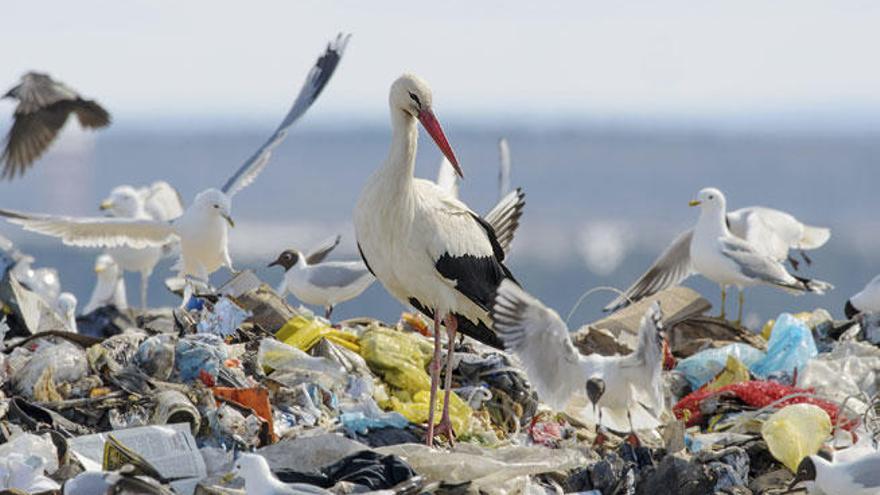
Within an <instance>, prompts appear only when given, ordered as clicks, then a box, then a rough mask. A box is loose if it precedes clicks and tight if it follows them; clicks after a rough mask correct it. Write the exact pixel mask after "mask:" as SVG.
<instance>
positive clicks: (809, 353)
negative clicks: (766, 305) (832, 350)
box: [749, 313, 819, 378]
mask: <svg viewBox="0 0 880 495" xmlns="http://www.w3.org/2000/svg"><path fill="white" fill-rule="evenodd" d="M817 354H819V351H818V350H817V349H816V342H814V341H813V333H812V332H811V331H810V329H809V328H808V327H807V325H806V323H804V322H803V321H802V320H800V319H798V318H796V317H794V316H792V315H790V314H788V313H782V314H780V315H779V317H778V318H776V323H775V324H774V325H773V332H772V334H771V335H770V341H769V342H768V344H767V354H766V355H765V356H764V358H763V359H761V360H759V361H758V362H756V363H754V364H753V365H751V366H749V369H751V370H752V373H754V374H755V375H757V376H759V377H762V378H766V377H768V376H770V375H771V374H773V373H780V372H781V373H786V374H789V375H792V374H793V373H794V370H795V369H796V370H797V372H798V374H800V373H801V372H803V370H804V367H805V366H806V365H807V362H809V360H810V359H812V358H814V357H816V355H817Z"/></svg>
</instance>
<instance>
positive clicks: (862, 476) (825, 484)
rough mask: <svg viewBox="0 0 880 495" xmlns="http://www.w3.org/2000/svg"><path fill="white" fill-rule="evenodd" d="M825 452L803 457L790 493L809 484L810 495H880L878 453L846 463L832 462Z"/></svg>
mask: <svg viewBox="0 0 880 495" xmlns="http://www.w3.org/2000/svg"><path fill="white" fill-rule="evenodd" d="M823 454H824V452H821V451H820V454H819V455H811V456H807V457H804V460H802V461H801V463H800V465H799V466H798V469H797V473H795V477H794V479H793V480H792V482H791V484H790V485H789V490H790V491H791V490H793V489H794V487H796V486H797V485H799V484H800V483H804V482H806V483H812V486H811V487H810V488H809V490H808V492H809V493H816V494H824V495H877V494H878V493H880V452H873V453H871V454H868V455H866V456H864V457H860V458H858V459H855V460H852V461H848V462H831V460H830V459H828V458H826V457H825V456H824V455H823Z"/></svg>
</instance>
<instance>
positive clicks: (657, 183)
mask: <svg viewBox="0 0 880 495" xmlns="http://www.w3.org/2000/svg"><path fill="white" fill-rule="evenodd" d="M379 7H381V8H379ZM5 10H6V13H5V14H4V16H3V18H2V19H0V43H2V44H3V46H6V47H15V48H14V49H11V50H6V51H4V54H3V56H2V57H0V83H2V84H6V85H7V86H10V87H11V86H12V85H13V84H14V83H15V82H16V81H17V80H18V78H19V76H20V75H21V74H22V73H24V72H25V71H27V70H31V69H36V70H43V71H48V72H50V73H51V74H52V75H53V76H56V77H58V78H59V79H61V80H63V81H65V82H66V83H68V84H69V85H70V86H71V87H73V88H74V89H76V90H78V91H80V92H81V93H82V94H83V95H84V96H86V97H90V98H95V99H97V100H98V101H99V102H101V103H102V104H103V105H104V106H105V107H107V108H108V109H109V110H110V111H111V112H112V113H113V117H114V123H113V125H112V126H111V128H109V129H107V130H105V131H102V132H99V133H84V132H82V131H79V130H78V129H77V128H76V126H73V125H69V126H68V127H67V129H66V131H65V132H64V133H63V135H62V137H61V139H60V141H59V142H57V143H56V144H55V146H54V147H53V148H51V149H50V151H49V152H48V153H47V154H46V155H45V156H44V157H43V158H42V159H41V160H40V161H39V162H38V163H37V164H36V165H35V167H34V168H33V169H32V170H31V171H30V172H29V173H28V174H27V175H26V176H25V177H24V178H23V179H19V180H16V181H14V182H2V183H0V207H3V208H13V209H19V210H25V211H37V212H47V213H62V214H71V215H95V214H98V213H99V212H98V209H97V206H98V203H99V202H100V201H101V199H103V198H104V197H105V196H106V195H107V194H108V193H109V191H110V190H111V189H112V188H113V187H115V186H116V185H120V184H133V185H146V184H149V183H150V182H152V181H155V180H160V179H161V180H167V181H169V182H170V183H172V184H173V185H174V186H176V187H177V188H178V189H179V190H180V192H181V194H182V196H183V198H184V201H185V202H186V203H187V204H188V203H189V202H190V201H191V200H192V197H193V195H194V194H195V193H196V192H198V191H199V190H201V189H203V188H205V187H208V186H215V187H216V186H219V185H221V184H222V183H223V181H225V179H226V178H227V177H228V176H229V175H230V174H231V173H233V172H234V171H235V169H236V168H237V167H238V166H239V165H240V164H241V163H242V162H243V161H244V160H245V159H246V158H247V157H248V156H249V155H250V154H251V153H252V152H253V150H254V149H256V148H257V147H258V146H259V145H260V144H261V143H262V142H263V140H264V139H265V138H266V137H267V136H268V135H269V134H270V133H271V132H272V130H273V129H274V128H275V126H276V125H277V123H278V121H279V120H280V119H281V118H282V116H283V115H284V113H285V112H286V110H287V107H288V106H289V104H290V102H291V101H292V98H293V97H294V96H295V92H296V91H297V89H298V88H299V86H300V84H301V82H302V80H303V78H304V77H305V71H306V70H307V68H308V67H309V66H310V64H311V63H312V62H313V60H314V58H315V57H316V56H317V54H318V53H319V52H320V50H321V49H322V47H323V46H324V45H325V44H326V42H327V41H328V40H330V39H331V38H332V37H333V36H335V33H336V32H338V31H345V32H352V33H353V37H352V40H351V42H350V44H349V47H348V50H347V52H346V55H345V58H344V59H343V61H342V63H341V66H340V68H339V70H338V71H337V73H336V75H335V76H334V78H333V80H332V81H331V82H330V84H329V85H328V88H327V90H326V91H325V93H324V94H323V95H322V96H321V98H320V99H319V101H318V102H317V103H316V105H315V106H314V108H313V109H312V110H311V111H310V112H309V114H308V115H307V116H306V117H305V118H304V119H303V122H301V123H300V124H298V125H297V127H295V128H294V129H293V130H292V132H291V134H290V136H289V137H288V139H287V141H286V142H285V143H283V145H281V146H280V147H279V148H278V149H277V150H276V152H275V154H274V156H273V159H272V161H271V162H270V165H269V167H268V168H267V169H266V170H265V172H264V173H263V174H262V175H261V176H260V177H259V178H258V179H257V181H256V182H255V183H254V184H253V185H252V186H250V187H249V188H247V189H245V190H244V191H243V192H242V193H240V194H239V195H238V196H237V197H236V200H235V204H234V206H233V216H234V218H235V220H236V224H237V227H236V228H235V229H233V230H232V233H231V245H232V257H233V261H234V262H235V263H236V265H237V267H238V268H245V267H247V268H254V269H256V271H257V274H258V275H259V276H260V277H261V278H263V279H264V280H266V281H267V282H269V283H271V284H272V285H277V283H278V282H279V281H280V279H281V272H280V269H277V268H276V269H267V268H265V265H266V264H267V263H268V262H270V261H272V260H274V259H275V257H276V256H277V254H278V253H279V252H280V251H281V250H283V249H285V248H287V247H298V248H301V249H304V250H307V249H308V248H309V247H310V246H311V245H313V244H315V243H317V242H318V241H319V240H321V239H324V238H326V237H328V236H330V235H333V234H336V233H340V234H342V235H343V243H342V245H341V246H340V248H339V249H338V250H337V251H336V252H335V253H334V254H333V256H332V258H333V259H354V258H355V257H357V250H356V247H355V243H354V233H353V229H352V226H351V220H350V219H351V212H352V208H353V207H354V204H355V202H356V200H357V196H358V194H359V192H360V189H361V187H362V186H363V184H364V182H365V180H366V179H367V177H368V176H369V174H371V173H372V172H373V171H374V170H375V168H376V167H378V165H379V164H380V163H381V162H382V160H383V159H384V157H385V153H386V149H387V145H388V139H389V128H388V127H389V126H388V123H387V90H388V86H389V85H390V83H391V81H392V80H393V79H394V78H395V77H396V76H397V75H399V74H400V73H401V72H403V71H405V70H411V71H413V72H415V73H417V74H419V75H421V76H423V77H425V78H426V79H427V80H428V81H429V82H430V83H431V84H432V86H433V88H434V106H435V110H436V111H437V114H438V116H439V117H440V119H441V121H442V122H443V124H444V127H445V129H446V132H447V135H448V137H449V140H450V142H451V144H452V146H453V147H454V149H455V150H456V154H457V155H458V157H459V160H460V162H461V164H462V166H463V168H464V172H465V180H464V181H463V183H462V184H461V186H460V191H461V196H462V198H463V199H464V200H465V201H466V202H467V203H468V204H469V205H470V206H471V207H473V208H474V209H475V210H476V211H479V212H485V211H487V210H488V209H489V208H490V207H491V206H492V205H493V204H494V202H495V201H496V199H497V185H496V177H497V164H498V152H497V147H496V145H497V140H498V138H500V137H502V136H504V137H506V138H507V139H508V141H509V143H510V148H511V153H512V162H513V174H512V176H513V179H512V183H513V185H514V186H521V187H523V188H524V189H525V191H526V199H527V206H526V211H525V215H524V217H523V220H522V224H521V228H520V230H519V232H518V234H517V237H516V239H515V241H514V244H513V250H512V252H511V255H510V259H509V264H510V266H511V268H512V271H513V272H514V274H516V275H517V276H518V278H519V280H520V282H522V284H523V285H524V286H525V287H526V288H527V289H528V290H529V291H531V292H533V293H534V294H535V295H537V296H538V297H539V298H541V299H542V300H543V301H544V302H545V303H547V304H548V305H550V306H552V307H554V308H556V309H557V310H558V311H559V312H560V313H561V314H562V315H563V316H565V315H566V314H567V313H568V311H569V310H570V308H571V307H572V305H573V304H574V303H575V301H576V300H577V299H578V297H579V296H580V295H581V293H583V292H584V291H585V290H588V289H590V288H592V287H596V286H614V287H618V288H620V289H624V288H625V287H626V286H628V285H629V284H630V283H631V282H632V281H633V280H634V279H635V278H636V277H637V276H638V275H640V274H641V273H642V272H643V271H644V270H645V269H646V268H647V267H648V265H649V264H650V263H651V261H652V260H653V259H654V258H655V257H656V256H657V254H659V253H660V251H661V250H662V249H663V248H664V247H665V246H666V245H667V244H668V243H669V242H670V240H671V239H672V238H673V237H675V236H676V235H677V234H678V233H679V232H680V231H681V230H683V229H685V228H688V227H689V226H691V225H692V224H693V223H694V221H695V219H696V217H697V211H696V210H694V209H690V208H688V207H687V202H688V200H689V199H691V198H692V197H693V196H694V195H695V194H696V192H697V191H698V190H699V189H700V188H702V187H704V186H716V187H718V188H720V189H722V190H723V191H724V192H725V193H726V195H727V198H728V206H729V207H730V208H731V209H734V208H739V207H743V206H751V205H764V206H770V207H774V208H779V209H782V210H785V211H788V212H791V213H793V214H794V215H795V216H797V217H798V218H799V219H800V220H802V221H803V222H805V223H809V224H813V225H820V226H828V227H830V228H831V229H832V238H831V240H830V241H829V243H828V244H827V245H826V246H824V247H823V248H821V249H819V250H817V251H812V252H810V256H811V257H812V258H813V260H814V264H813V265H812V266H805V265H802V267H801V274H807V275H808V276H813V277H816V278H820V279H823V280H827V281H830V282H832V283H833V284H835V286H836V289H835V290H834V291H832V292H831V293H829V294H828V295H826V296H824V297H820V296H803V297H797V298H796V297H792V296H790V295H788V294H786V293H784V292H780V291H776V290H772V289H766V288H758V289H752V290H750V291H749V292H747V296H746V313H747V314H749V319H750V320H751V321H752V323H753V324H757V322H760V321H762V320H764V319H766V318H770V317H775V316H776V314H778V313H779V312H780V311H783V310H785V311H798V310H804V309H813V308H815V307H825V308H827V309H829V310H831V311H832V313H833V314H835V315H837V316H842V308H843V304H844V301H845V300H846V299H847V298H848V297H849V296H850V295H852V294H853V293H854V292H856V291H857V290H859V289H860V288H861V287H862V286H863V285H864V284H865V282H867V281H868V280H869V279H870V278H871V277H873V276H874V275H875V274H876V273H877V272H880V249H878V247H880V221H878V220H877V214H876V212H877V203H878V194H877V192H876V188H877V184H880V167H878V165H880V160H878V157H880V140H878V137H880V66H878V65H877V64H873V63H871V62H870V61H871V60H872V59H873V58H874V55H873V51H874V47H876V46H878V42H880V32H878V31H877V30H876V26H877V25H878V21H880V6H877V5H875V4H873V3H869V2H849V1H847V2H835V3H834V4H833V5H832V4H828V3H824V2H812V1H799V2H793V1H782V2H774V3H772V4H766V3H765V2H751V1H745V2H737V3H736V4H735V5H726V6H711V7H710V6H708V5H702V4H694V3H693V2H670V3H664V4H663V5H662V6H660V5H654V4H648V3H646V4H643V5H640V6H638V8H636V7H634V6H621V5H609V4H607V3H604V2H561V3H558V4H556V6H555V7H554V8H552V9H551V8H549V7H544V6H537V5H532V4H531V3H525V2H522V3H521V2H485V3H480V4H476V5H475V4H472V3H468V2H463V1H454V2H445V3H443V4H442V5H434V6H432V10H431V11H426V12H423V11H420V10H419V9H418V8H417V7H415V6H413V5H412V4H411V3H406V2H396V1H395V2H380V3H379V4H378V5H372V4H371V5H370V6H367V5H361V4H359V3H355V2H339V3H334V4H333V5H327V4H325V3H321V2H296V4H293V3H289V2H255V3H253V4H248V6H247V8H245V7H244V6H243V5H238V4H232V3H227V2H187V3H186V4H178V3H171V2H150V3H147V2H132V3H130V4H128V3H127V4H126V5H124V6H123V5H121V4H117V3H114V2H103V1H97V0H94V1H85V2H76V4H75V5H74V4H73V3H71V4H67V3H61V2H57V3H56V2H27V3H24V2H18V3H16V4H13V5H10V6H7V8H6V9H5ZM25 19H27V20H28V22H24V20H25ZM4 81H5V82H4ZM4 89H5V88H4ZM13 108H14V107H13V104H12V102H11V101H9V100H4V101H2V102H0V115H3V116H5V117H0V132H3V133H4V134H5V132H6V129H7V128H8V125H10V124H11V113H12V110H13ZM421 144H422V145H421V147H420V152H419V156H418V163H417V175H419V176H421V177H426V178H434V177H435V176H436V171H437V164H438V162H439V157H440V155H439V152H438V151H437V150H436V149H435V147H434V146H433V145H432V144H431V143H430V141H428V138H427V136H425V135H424V134H423V135H422V139H421ZM0 235H2V236H5V237H8V238H10V239H12V240H13V241H14V242H16V243H17V244H18V246H19V247H20V248H21V249H23V250H24V251H26V252H29V253H31V254H33V255H34V256H35V257H36V258H37V262H36V263H35V265H36V266H46V265H48V266H55V267H57V269H58V270H59V272H60V275H61V281H62V285H63V288H64V289H65V290H70V291H72V292H74V293H75V294H76V295H77V297H78V298H79V299H80V301H85V300H87V299H88V295H89V293H90V290H91V286H92V284H93V280H94V274H93V273H92V266H93V261H94V257H95V256H96V255H97V254H98V251H97V250H87V249H77V248H69V247H64V246H62V245H61V244H60V242H58V241H56V240H54V239H49V238H45V237H41V236H37V235H33V234H29V233H25V232H23V231H21V229H19V228H18V227H16V226H13V225H10V224H7V223H5V222H4V223H2V224H0ZM170 265H171V260H167V261H166V262H164V263H163V264H161V265H160V266H159V267H158V268H157V270H156V273H155V274H154V277H153V279H152V284H151V293H150V303H151V304H152V305H159V304H175V303H176V300H175V297H174V296H173V295H171V294H170V293H168V292H167V291H166V290H165V288H164V286H163V284H162V279H163V278H165V277H166V276H170V275H171V272H170V271H169V267H170ZM228 275H229V274H228V272H225V271H220V272H218V273H216V274H215V275H214V277H213V279H212V280H213V281H214V282H215V283H221V282H223V281H224V280H225V279H226V278H227V277H228ZM127 282H128V289H129V302H135V301H137V287H138V284H137V277H136V276H135V275H133V274H128V275H127ZM686 285H689V286H691V287H693V288H695V289H697V290H699V291H700V292H702V293H703V294H704V295H705V296H707V297H708V298H709V299H710V301H712V302H713V303H717V302H718V300H719V294H718V289H717V287H716V286H714V285H713V284H711V283H709V282H707V281H705V280H703V279H700V278H698V277H695V278H693V279H691V280H689V281H688V282H687V283H686ZM612 298H613V295H612V294H610V293H605V292H601V293H597V294H594V295H592V296H590V297H589V298H587V299H586V301H585V302H584V304H583V305H582V306H581V307H580V309H579V310H578V312H577V313H576V314H575V315H574V317H573V318H572V322H573V323H582V322H587V321H591V320H594V319H597V318H599V317H601V316H602V314H601V310H600V308H601V306H603V305H604V304H605V303H607V302H608V301H609V300H610V299H612ZM400 310H401V306H400V305H399V304H398V303H396V302H395V301H393V300H392V299H391V298H390V297H389V296H388V295H387V294H386V293H385V291H384V289H382V288H381V286H380V285H378V284H375V285H374V286H373V287H371V288H370V289H369V290H368V291H367V292H366V293H365V294H364V295H363V296H362V297H360V298H358V299H356V300H354V301H351V302H349V303H346V304H343V305H341V306H340V307H339V308H338V309H337V311H336V313H335V316H336V317H339V318H343V317H347V316H357V315H369V316H375V317H379V318H384V319H389V320H393V319H395V318H396V316H397V314H398V313H399V312H400ZM734 310H735V306H733V305H731V306H729V307H728V311H729V312H731V311H734ZM713 311H717V310H713Z"/></svg>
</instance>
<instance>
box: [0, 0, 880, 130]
mask: <svg viewBox="0 0 880 495" xmlns="http://www.w3.org/2000/svg"><path fill="white" fill-rule="evenodd" d="M878 26H880V3H878V2H870V1H864V2H855V1H843V0H836V1H822V2H819V1H813V0H777V1H766V0H760V1H758V0H755V1H753V0H737V1H731V2H706V1H702V0H695V1H669V2H656V1H652V2H608V1H602V2H599V1H565V2H534V1H528V2H521V1H510V0H507V1H473V0H471V1H468V0H455V1H435V2H431V3H424V2H413V1H362V0H351V1H339V2H330V1H326V0H323V1H317V0H316V1H291V0H286V1H247V2H241V1H235V2H231V1H225V0H224V1H220V0H198V1H180V0H161V1H129V0H127V1H118V0H78V1H53V2H48V1H39V0H28V1H16V2H6V3H5V5H4V7H3V13H2V16H0V46H2V47H3V50H2V56H0V83H2V85H4V86H5V85H7V84H8V85H11V83H13V82H14V81H15V80H16V79H17V78H18V76H19V75H20V73H22V72H23V71H25V70H27V69H32V68H33V69H41V70H47V71H49V72H51V73H52V74H53V75H57V76H58V77H60V78H61V79H63V80H64V81H67V82H68V83H69V84H70V85H71V86H73V87H74V88H76V89H78V90H80V91H82V92H83V93H84V94H85V95H87V96H94V97H96V98H98V99H100V101H102V102H103V103H105V105H106V106H107V107H109V108H110V109H111V110H112V111H113V113H114V116H115V118H116V121H117V123H120V124H126V123H130V122H135V121H138V120H141V121H143V120H144V119H149V120H157V119H158V120H165V119H171V120H178V121H180V120H182V121H186V120H187V119H204V118H213V119H216V121H217V122H219V123H221V124H222V123H224V120H223V118H226V119H230V120H231V121H233V122H234V121H235V119H239V118H243V119H256V118H261V119H262V118H265V117H268V116H272V117H273V118H274V117H276V116H278V115H280V114H281V113H282V112H283V110H284V109H286V107H287V105H288V104H289V101H290V100H291V97H292V96H293V92H294V90H295V88H296V87H298V86H299V84H300V83H301V81H302V79H303V76H304V73H305V71H306V70H307V68H308V67H309V65H310V64H311V63H312V62H313V60H314V58H315V57H316V56H317V54H318V53H319V51H320V50H321V48H322V46H323V45H324V44H325V43H326V41H327V40H328V39H330V38H331V37H332V36H333V35H334V34H335V33H336V32H337V31H340V30H343V31H347V32H352V33H353V34H354V36H353V38H352V41H351V44H350V46H349V51H348V53H347V56H346V58H345V60H344V61H343V64H342V66H341V67H340V70H339V72H338V73H337V75H336V77H335V78H334V80H333V81H332V83H331V84H330V87H329V88H328V91H327V92H326V93H325V95H324V96H323V97H322V101H321V102H320V105H319V107H316V111H315V112H314V114H313V115H312V116H311V118H312V119H314V120H315V121H318V122H320V121H322V120H323V121H327V120H328V119H331V120H336V119H339V118H340V117H341V116H347V117H349V118H351V119H355V120H370V121H384V119H385V111H386V110H385V109H386V94H387V88H388V86H389V84H390V82H391V81H392V80H393V79H394V78H395V77H396V76H397V75H398V74H400V73H401V72H403V71H404V70H411V71H413V72H416V73H418V74H420V75H422V76H423V77H425V78H426V79H427V80H428V81H429V82H430V83H431V84H432V86H433V87H434V91H435V107H436V109H437V111H438V113H439V114H440V115H441V116H443V115H452V116H466V117H477V118H479V119H481V120H486V121H492V120H504V119H505V118H506V117H508V116H510V115H517V116H534V117H538V118H540V119H545V120H546V119H550V120H552V119H555V118H559V117H565V118H575V119H577V118H602V119H615V118H623V119H627V118H639V119H654V118H659V119H664V118H669V117H674V118H679V119H680V118H684V119H689V118H695V119H702V118H710V119H722V120H723V119H725V118H740V119H743V118H745V119H749V118H758V117H756V116H761V115H771V116H772V115H776V116H777V117H779V116H781V117H779V118H783V119H790V120H820V119H831V120H834V119H842V120H846V119H847V118H848V117H847V116H856V117H859V118H862V119H865V118H867V119H869V120H873V119H875V116H876V115H880V64H878V62H877V55H876V49H877V47H878V46H880V29H878ZM4 81H5V82H4ZM7 105H8V104H3V105H2V106H0V111H4V112H5V111H6V109H5V108H4V107H6V106H7ZM10 108H11V106H10ZM319 108H320V111H318V109H319ZM803 112H806V114H804V113H803ZM804 115H806V117H805V116H804ZM877 120H880V119H877Z"/></svg>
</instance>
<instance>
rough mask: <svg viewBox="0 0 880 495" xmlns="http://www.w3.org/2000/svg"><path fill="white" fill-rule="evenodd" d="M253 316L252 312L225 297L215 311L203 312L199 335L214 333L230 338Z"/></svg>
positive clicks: (204, 310) (206, 310) (199, 324)
mask: <svg viewBox="0 0 880 495" xmlns="http://www.w3.org/2000/svg"><path fill="white" fill-rule="evenodd" d="M251 316H252V315H251V312H250V311H246V310H244V309H242V308H240V307H239V306H238V305H237V304H235V303H234V302H232V301H230V300H229V298H226V297H224V298H221V299H220V300H219V301H217V304H215V305H214V309H213V310H211V311H209V310H208V309H203V310H202V315H201V320H200V321H199V323H198V325H197V328H198V330H199V333H212V334H214V335H221V336H223V337H228V336H230V335H232V334H233V333H235V330H236V329H237V328H238V327H239V326H240V325H241V324H242V323H244V321H245V320H246V319H248V318H250V317H251Z"/></svg>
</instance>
